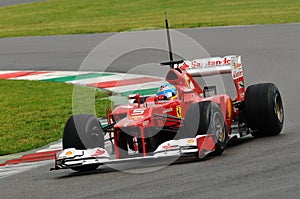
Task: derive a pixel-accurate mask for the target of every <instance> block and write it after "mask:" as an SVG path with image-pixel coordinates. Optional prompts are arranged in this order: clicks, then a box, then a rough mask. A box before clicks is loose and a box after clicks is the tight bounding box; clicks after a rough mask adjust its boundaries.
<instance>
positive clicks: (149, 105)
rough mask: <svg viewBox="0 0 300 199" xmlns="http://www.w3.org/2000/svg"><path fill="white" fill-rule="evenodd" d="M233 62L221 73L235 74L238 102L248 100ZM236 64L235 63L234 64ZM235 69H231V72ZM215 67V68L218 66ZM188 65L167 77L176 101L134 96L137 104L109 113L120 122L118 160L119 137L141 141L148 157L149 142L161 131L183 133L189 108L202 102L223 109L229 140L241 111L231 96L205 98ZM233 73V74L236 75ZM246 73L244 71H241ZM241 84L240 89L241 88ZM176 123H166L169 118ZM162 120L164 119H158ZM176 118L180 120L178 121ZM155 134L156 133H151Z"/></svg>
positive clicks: (240, 76)
mask: <svg viewBox="0 0 300 199" xmlns="http://www.w3.org/2000/svg"><path fill="white" fill-rule="evenodd" d="M230 61H231V60H229V61H227V62H226V63H225V65H226V67H227V65H228V66H229V70H228V67H227V69H226V70H224V71H223V72H222V70H219V71H218V72H219V73H230V72H231V73H232V77H233V80H234V84H235V87H236V99H235V101H243V100H244V92H245V91H244V87H243V85H242V86H241V83H242V84H243V81H244V79H243V74H242V72H241V74H235V71H234V70H235V69H236V68H237V67H240V68H241V65H240V66H238V65H237V64H236V63H230ZM232 62H233V61H232ZM230 66H231V69H230ZM214 67H215V66H214ZM187 70H188V69H187V67H186V64H185V63H183V65H182V66H181V67H180V68H176V69H172V68H171V69H170V70H169V71H168V73H167V74H166V77H165V80H166V81H167V82H169V83H170V84H172V85H173V86H175V88H176V89H177V92H178V95H177V97H176V98H175V99H173V100H164V99H163V98H161V97H159V96H150V97H148V98H146V99H145V102H144V103H141V98H140V96H139V95H138V94H137V95H134V98H135V103H132V104H127V105H119V106H117V107H116V108H115V109H114V110H113V111H112V113H110V114H109V113H108V120H109V122H111V121H113V122H116V124H115V125H114V145H115V153H116V158H117V159H118V158H119V147H118V144H119V143H118V136H119V133H121V132H125V131H126V133H127V134H130V135H131V136H132V138H133V139H134V138H136V139H140V140H141V142H140V144H141V146H142V147H141V149H142V150H141V152H142V153H143V155H144V156H146V155H147V149H146V144H145V139H146V138H148V137H151V136H154V135H155V133H156V132H157V131H155V130H154V129H157V128H158V129H163V128H171V129H179V128H180V126H181V125H182V123H181V118H182V119H184V117H185V113H186V110H187V109H188V107H189V106H190V105H191V104H193V103H197V102H201V101H212V102H215V103H216V104H218V105H219V107H220V109H221V112H222V114H223V117H224V121H225V124H226V129H227V136H228V132H229V130H230V127H231V124H232V120H233V119H234V118H235V117H236V116H237V115H238V110H237V109H235V108H234V107H233V104H232V100H231V98H230V96H228V95H226V94H222V95H215V96H212V97H203V90H202V89H201V88H200V86H199V85H198V84H197V83H196V81H195V80H194V79H193V77H192V75H191V74H190V73H189V72H188V71H187ZM232 71H233V72H232ZM240 71H242V70H240ZM239 84H240V85H239ZM164 116H165V117H171V118H175V119H173V120H172V119H171V120H164V118H165V117H164ZM158 117H162V118H161V119H158ZM176 118H178V119H177V120H176ZM151 131H154V132H151ZM134 150H137V146H136V143H135V147H134Z"/></svg>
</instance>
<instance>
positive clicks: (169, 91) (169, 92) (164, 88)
mask: <svg viewBox="0 0 300 199" xmlns="http://www.w3.org/2000/svg"><path fill="white" fill-rule="evenodd" d="M156 95H157V96H164V97H166V98H167V99H169V100H171V99H174V98H175V97H176V96H177V90H176V88H175V87H174V86H173V85H171V84H170V83H165V84H162V85H161V86H160V88H159V89H158V91H157V93H156Z"/></svg>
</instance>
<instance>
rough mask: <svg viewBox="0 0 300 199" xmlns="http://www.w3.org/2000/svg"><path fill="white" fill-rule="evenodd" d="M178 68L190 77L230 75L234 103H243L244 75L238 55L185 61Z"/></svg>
mask: <svg viewBox="0 0 300 199" xmlns="http://www.w3.org/2000/svg"><path fill="white" fill-rule="evenodd" d="M178 68H179V69H181V70H186V71H187V73H188V74H190V75H191V76H192V77H204V76H211V75H220V74H230V73H231V75H232V79H233V82H234V85H235V88H236V101H243V100H244V99H245V86H244V75H243V67H242V60H241V56H240V55H228V56H225V57H211V58H204V59H195V60H192V61H188V60H185V61H184V62H183V63H181V64H179V65H178Z"/></svg>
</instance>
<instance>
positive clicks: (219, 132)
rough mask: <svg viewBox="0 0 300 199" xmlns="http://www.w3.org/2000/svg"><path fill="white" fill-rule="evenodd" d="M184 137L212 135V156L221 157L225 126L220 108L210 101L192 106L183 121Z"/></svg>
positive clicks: (224, 143) (224, 141)
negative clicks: (213, 146) (213, 141)
mask: <svg viewBox="0 0 300 199" xmlns="http://www.w3.org/2000/svg"><path fill="white" fill-rule="evenodd" d="M183 125H184V132H185V133H186V135H185V137H195V136H196V135H205V134H212V135H214V139H215V152H214V155H221V154H222V153H223V151H224V148H225V146H226V141H227V140H226V126H225V122H224V118H223V115H222V112H221V110H220V107H219V106H218V105H217V104H216V103H214V102H210V101H205V102H199V103H195V104H192V105H191V106H190V107H189V108H188V109H187V112H186V116H185V119H184V123H183Z"/></svg>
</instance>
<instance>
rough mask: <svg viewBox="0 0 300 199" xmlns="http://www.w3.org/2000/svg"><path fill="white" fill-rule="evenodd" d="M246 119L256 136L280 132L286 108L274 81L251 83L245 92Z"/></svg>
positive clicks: (253, 134) (272, 134)
mask: <svg viewBox="0 0 300 199" xmlns="http://www.w3.org/2000/svg"><path fill="white" fill-rule="evenodd" d="M245 120H246V123H247V125H248V127H249V128H250V129H251V130H253V132H252V133H251V134H252V136H254V137H256V138H257V137H266V136H274V135H278V134H280V132H281V131H282V128H283V123H284V109H283V103H282V99H281V95H280V92H279V90H278V88H277V86H276V85H274V84H272V83H262V84H255V85H251V86H249V87H248V88H247V90H246V94H245Z"/></svg>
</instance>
